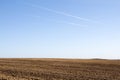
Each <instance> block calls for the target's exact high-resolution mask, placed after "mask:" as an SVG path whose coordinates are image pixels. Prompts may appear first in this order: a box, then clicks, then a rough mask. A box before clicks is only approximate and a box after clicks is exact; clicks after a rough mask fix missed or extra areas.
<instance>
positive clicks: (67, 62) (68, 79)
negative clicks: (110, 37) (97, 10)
mask: <svg viewBox="0 0 120 80" xmlns="http://www.w3.org/2000/svg"><path fill="white" fill-rule="evenodd" d="M0 80H120V61H119V60H99V59H98V60H97V59H96V60H80V59H30V58H29V59H0Z"/></svg>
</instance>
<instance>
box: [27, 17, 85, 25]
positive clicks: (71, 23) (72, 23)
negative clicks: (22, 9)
mask: <svg viewBox="0 0 120 80" xmlns="http://www.w3.org/2000/svg"><path fill="white" fill-rule="evenodd" d="M27 16H28V15H27ZM29 16H31V17H36V18H40V17H41V16H33V15H29ZM48 20H49V21H54V20H51V19H48ZM54 22H57V23H64V24H70V25H74V26H81V27H87V25H81V24H78V23H74V22H64V21H54Z"/></svg>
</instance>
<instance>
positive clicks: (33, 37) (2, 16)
mask: <svg viewBox="0 0 120 80" xmlns="http://www.w3.org/2000/svg"><path fill="white" fill-rule="evenodd" d="M119 21H120V0H0V57H40V58H107V59H120V22H119Z"/></svg>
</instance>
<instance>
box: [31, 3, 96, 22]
mask: <svg viewBox="0 0 120 80" xmlns="http://www.w3.org/2000/svg"><path fill="white" fill-rule="evenodd" d="M31 6H32V7H36V8H41V9H43V10H46V11H49V12H53V13H56V14H60V15H64V16H68V17H71V18H75V19H79V20H82V21H86V22H96V21H92V20H89V19H85V18H81V17H79V16H75V15H71V14H69V13H65V12H61V11H56V10H53V9H49V8H46V7H41V6H38V5H31Z"/></svg>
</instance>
